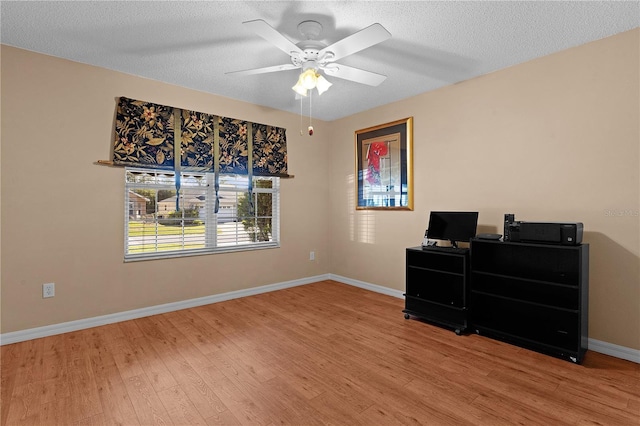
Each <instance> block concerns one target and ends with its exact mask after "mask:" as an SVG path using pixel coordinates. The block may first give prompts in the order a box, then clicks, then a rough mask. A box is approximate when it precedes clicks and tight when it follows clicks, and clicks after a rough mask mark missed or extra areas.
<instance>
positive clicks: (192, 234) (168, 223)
mask: <svg viewBox="0 0 640 426" xmlns="http://www.w3.org/2000/svg"><path fill="white" fill-rule="evenodd" d="M125 176H126V179H125V202H124V205H125V239H124V240H125V260H142V259H157V258H163V257H177V256H188V255H196V254H210V253H218V252H227V251H234V250H252V249H257V248H272V247H279V245H280V237H279V234H280V232H279V217H280V213H279V211H280V209H279V207H280V180H279V178H277V177H255V176H254V177H253V178H252V179H253V190H252V192H251V194H250V193H249V178H248V176H241V175H220V176H219V190H218V194H217V197H216V191H215V182H214V174H213V173H182V174H181V175H180V181H181V185H180V194H179V196H178V193H177V192H176V184H175V174H174V172H172V171H162V170H148V169H133V168H127V169H126V172H125ZM216 201H217V204H218V211H217V213H216ZM178 206H179V208H177V207H178Z"/></svg>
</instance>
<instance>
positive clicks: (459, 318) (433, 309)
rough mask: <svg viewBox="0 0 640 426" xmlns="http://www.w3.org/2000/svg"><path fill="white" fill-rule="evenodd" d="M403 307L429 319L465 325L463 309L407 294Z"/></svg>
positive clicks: (465, 317) (465, 313)
mask: <svg viewBox="0 0 640 426" xmlns="http://www.w3.org/2000/svg"><path fill="white" fill-rule="evenodd" d="M405 308H406V310H407V311H409V312H411V313H413V314H417V315H418V316H420V317H422V318H425V319H428V320H431V321H435V322H439V323H445V324H449V325H456V326H461V327H465V328H466V326H467V311H466V310H464V309H460V308H454V307H448V306H443V305H439V304H436V303H431V302H428V301H426V300H423V299H418V298H415V297H412V296H409V295H407V296H406V299H405Z"/></svg>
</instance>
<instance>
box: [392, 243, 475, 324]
mask: <svg viewBox="0 0 640 426" xmlns="http://www.w3.org/2000/svg"><path fill="white" fill-rule="evenodd" d="M406 254H407V259H406V268H407V269H406V293H405V309H404V310H403V312H404V313H405V318H407V319H408V318H410V316H411V315H413V316H415V317H419V318H421V319H424V320H427V321H429V322H432V323H435V324H438V325H440V326H444V327H447V328H451V329H453V330H455V332H456V334H461V333H462V332H464V331H465V330H466V328H467V327H468V323H467V296H468V286H467V280H468V276H469V274H468V272H469V250H468V249H451V250H448V249H447V248H446V247H442V248H431V249H423V248H422V247H413V248H408V249H406Z"/></svg>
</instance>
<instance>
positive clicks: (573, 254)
mask: <svg viewBox="0 0 640 426" xmlns="http://www.w3.org/2000/svg"><path fill="white" fill-rule="evenodd" d="M471 250H472V254H471V258H472V265H471V266H472V269H473V270H474V271H481V272H487V273H493V274H498V275H508V276H512V277H515V278H524V279H531V280H539V281H548V282H554V283H559V284H566V285H574V286H576V287H577V286H578V285H579V284H580V265H581V262H580V260H581V251H580V247H565V246H549V245H537V246H536V245H535V244H531V245H526V244H504V243H500V244H496V243H485V242H480V241H475V240H474V241H472V243H471Z"/></svg>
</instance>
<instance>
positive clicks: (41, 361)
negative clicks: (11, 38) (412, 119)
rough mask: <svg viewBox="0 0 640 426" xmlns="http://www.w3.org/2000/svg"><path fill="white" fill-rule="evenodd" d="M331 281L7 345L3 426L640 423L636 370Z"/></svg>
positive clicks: (617, 361)
mask: <svg viewBox="0 0 640 426" xmlns="http://www.w3.org/2000/svg"><path fill="white" fill-rule="evenodd" d="M402 308H403V301H402V300H401V299H397V298H393V297H389V296H384V295H381V294H377V293H372V292H369V291H366V290H362V289H359V288H356V287H351V286H348V285H344V284H340V283H336V282H332V281H323V282H319V283H315V284H310V285H305V286H300V287H294V288H290V289H287V290H281V291H276V292H272V293H266V294H262V295H257V296H252V297H247V298H243V299H236V300H231V301H227V302H221V303H216V304H213V305H208V306H202V307H198V308H193V309H187V310H183V311H178V312H172V313H168V314H163V315H156V316H152V317H147V318H142V319H137V320H132V321H126V322H121V323H118V324H112V325H108V326H103V327H98V328H93V329H89V330H83V331H78V332H73V333H67V334H62V335H58V336H52V337H46V338H42V339H37V340H31V341H27V342H22V343H16V344H12V345H5V346H3V347H2V359H1V367H2V385H1V386H2V387H1V394H2V406H1V408H2V411H1V419H2V422H1V424H2V425H22V424H30V425H54V424H59V425H74V424H95V425H102V424H105V425H107V424H109V425H110V424H121V425H136V424H143V425H151V424H158V425H171V424H174V425H204V424H208V425H219V424H223V425H235V424H246V425H276V424H292V425H326V424H332V425H394V424H407V425H417V424H429V425H441V424H446V425H464V424H475V425H492V426H493V425H514V424H525V425H537V424H541V425H542V424H544V425H562V424H580V425H583V424H599V425H603V424H604V425H616V426H617V425H638V424H640V365H638V364H634V363H632V362H628V361H623V360H620V359H616V358H612V357H609V356H606V355H602V354H599V353H596V352H591V351H589V352H587V355H586V357H585V359H584V362H583V364H582V365H575V364H572V363H570V362H568V361H564V360H560V359H556V358H552V357H549V356H545V355H542V354H538V353H536V352H531V351H528V350H525V349H521V348H518V347H515V346H511V345H508V344H506V343H501V342H498V341H495V340H491V339H488V338H486V337H482V336H477V335H468V336H456V335H455V334H454V333H453V332H452V331H449V330H445V329H441V328H438V327H435V326H432V325H429V324H426V323H423V322H421V321H418V320H413V319H412V320H405V319H404V318H403V314H402Z"/></svg>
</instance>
